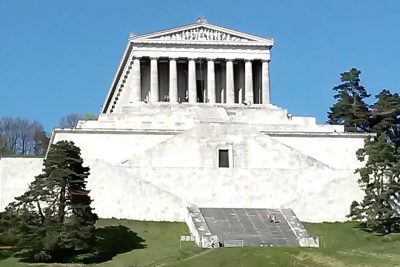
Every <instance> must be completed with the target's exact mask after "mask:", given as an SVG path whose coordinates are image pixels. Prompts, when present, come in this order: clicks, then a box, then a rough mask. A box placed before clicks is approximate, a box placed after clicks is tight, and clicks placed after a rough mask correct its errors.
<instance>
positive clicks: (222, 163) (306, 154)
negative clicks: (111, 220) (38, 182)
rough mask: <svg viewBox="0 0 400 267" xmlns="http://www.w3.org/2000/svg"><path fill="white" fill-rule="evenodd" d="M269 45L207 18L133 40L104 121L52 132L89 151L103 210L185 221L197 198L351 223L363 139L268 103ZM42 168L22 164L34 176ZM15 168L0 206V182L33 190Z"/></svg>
mask: <svg viewBox="0 0 400 267" xmlns="http://www.w3.org/2000/svg"><path fill="white" fill-rule="evenodd" d="M273 43H274V42H273V40H272V39H268V38H261V37H257V36H252V35H248V34H244V33H240V32H237V31H233V30H230V29H226V28H222V27H219V26H216V25H213V24H209V23H207V22H206V21H205V20H200V21H198V22H197V23H194V24H190V25H187V26H183V27H179V28H176V29H170V30H166V31H161V32H157V33H152V34H146V35H141V36H135V35H131V36H130V38H129V41H128V46H127V48H126V51H125V53H124V56H123V58H122V60H121V64H120V66H119V68H118V70H117V74H116V76H115V78H114V81H113V83H112V85H111V88H110V90H109V92H108V95H107V97H106V100H105V102H104V105H103V108H102V111H101V113H100V115H99V118H98V120H96V121H80V122H79V123H78V125H77V127H76V128H74V129H55V130H54V131H53V134H52V137H51V142H52V143H54V142H57V141H60V140H72V141H74V142H75V143H76V144H77V145H78V146H79V147H80V148H81V149H82V157H83V158H84V160H85V162H86V164H88V165H89V166H90V168H91V176H90V179H89V184H88V185H89V187H90V189H91V194H92V196H93V198H94V202H93V204H94V206H95V209H96V212H98V214H99V215H100V216H101V217H117V218H130V219H138V220H166V221H184V220H185V218H187V207H189V206H192V205H195V206H199V207H232V208H233V207H236V208H240V207H243V208H290V209H293V211H294V212H295V213H296V214H297V215H298V217H299V218H300V219H301V220H303V221H313V222H318V221H336V220H338V221H342V220H345V219H346V218H345V215H346V214H347V213H348V211H349V207H350V204H351V202H352V201H353V200H357V199H360V198H361V197H362V191H361V190H360V189H359V188H358V185H357V176H356V175H355V174H354V169H355V168H357V167H359V166H361V165H360V162H358V161H357V159H356V156H355V152H356V150H357V149H359V148H360V147H362V146H363V140H364V138H365V135H362V134H350V133H345V132H344V129H343V127H342V126H339V125H319V124H317V123H316V120H315V118H313V117H299V116H293V115H291V114H289V113H288V112H287V110H285V109H283V108H280V107H277V106H275V105H273V104H271V102H270V86H269V84H270V82H269V61H270V50H271V48H272V46H273ZM35 164H36V165H38V163H37V162H36V163H35ZM35 164H33V165H32V164H31V163H28V162H26V161H24V160H23V159H21V162H20V163H18V165H19V166H24V167H18V168H25V169H26V170H29V171H27V172H26V173H32V174H33V173H34V174H36V173H39V172H40V167H39V166H36V165H35ZM34 165H35V166H34ZM16 166H17V163H16V162H13V161H10V160H6V161H4V159H3V160H1V161H0V182H1V183H0V185H1V186H0V193H1V197H0V199H1V201H0V204H1V206H0V209H3V208H4V207H5V203H6V202H8V201H10V193H9V192H7V193H5V191H4V190H9V189H7V188H6V189H4V188H5V187H4V183H5V182H4V181H6V182H7V183H11V184H12V185H13V186H14V187H13V188H14V189H13V191H12V193H11V195H12V194H17V193H19V192H23V191H24V188H26V187H27V183H25V182H24V183H20V182H18V180H17V179H16V180H13V181H11V179H10V173H12V172H13V171H14V170H15V168H16ZM32 176H33V175H32ZM24 181H25V178H24ZM13 182H15V183H13ZM4 196H7V197H4Z"/></svg>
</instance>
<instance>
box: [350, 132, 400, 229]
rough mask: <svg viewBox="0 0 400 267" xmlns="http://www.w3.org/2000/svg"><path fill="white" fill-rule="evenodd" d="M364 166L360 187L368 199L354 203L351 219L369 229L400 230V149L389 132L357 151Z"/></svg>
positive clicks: (368, 142)
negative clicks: (359, 221) (391, 139)
mask: <svg viewBox="0 0 400 267" xmlns="http://www.w3.org/2000/svg"><path fill="white" fill-rule="evenodd" d="M357 156H358V158H359V159H360V160H361V161H364V160H366V164H365V166H364V167H362V168H359V169H357V170H356V173H359V175H360V179H359V181H358V182H359V184H360V186H361V188H363V189H364V192H365V196H364V199H363V200H362V202H361V203H360V204H358V203H357V202H353V203H352V206H351V209H350V215H349V216H350V217H351V218H353V219H357V220H361V221H362V222H363V225H364V226H365V228H366V229H368V230H371V231H376V232H380V233H382V234H387V233H390V232H394V231H399V230H400V150H399V149H398V148H397V147H396V145H395V144H393V143H392V142H390V140H389V139H388V137H387V135H386V134H385V133H380V134H378V136H376V137H371V138H369V139H367V140H366V142H365V146H364V148H363V149H360V150H359V151H358V152H357Z"/></svg>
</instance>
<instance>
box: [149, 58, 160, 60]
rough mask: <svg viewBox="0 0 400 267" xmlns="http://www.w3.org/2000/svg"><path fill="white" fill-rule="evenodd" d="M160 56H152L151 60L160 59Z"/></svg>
mask: <svg viewBox="0 0 400 267" xmlns="http://www.w3.org/2000/svg"><path fill="white" fill-rule="evenodd" d="M159 58H160V57H150V60H158V59H159Z"/></svg>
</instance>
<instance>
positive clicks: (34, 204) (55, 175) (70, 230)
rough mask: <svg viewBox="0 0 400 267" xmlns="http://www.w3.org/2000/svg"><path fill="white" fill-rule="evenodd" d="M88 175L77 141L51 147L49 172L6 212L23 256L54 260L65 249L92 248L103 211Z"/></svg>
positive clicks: (46, 162)
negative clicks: (96, 204) (91, 191)
mask: <svg viewBox="0 0 400 267" xmlns="http://www.w3.org/2000/svg"><path fill="white" fill-rule="evenodd" d="M88 175H89V168H88V167H84V166H83V160H82V158H81V157H80V149H79V148H78V147H76V146H75V145H74V143H73V142H67V141H60V142H57V143H56V144H54V145H52V146H51V147H50V150H49V152H48V155H47V158H46V159H45V160H44V163H43V172H42V173H41V174H39V175H38V176H36V177H35V180H34V181H33V182H32V183H31V184H30V185H29V189H28V191H27V192H25V193H24V194H23V195H22V196H20V197H17V198H16V201H15V202H13V203H11V204H10V205H9V206H8V207H7V210H6V212H5V214H6V215H3V217H4V216H8V217H11V220H12V221H13V228H14V231H15V233H16V235H17V244H16V247H17V249H18V250H19V251H21V252H23V256H25V257H28V258H31V259H34V260H38V261H54V260H56V259H57V257H59V256H60V255H62V253H63V252H65V251H71V250H82V249H86V248H88V247H89V246H90V244H92V243H93V242H94V234H93V231H94V224H95V222H96V220H97V215H96V214H95V213H94V212H93V210H92V208H91V207H90V203H91V202H92V200H91V199H90V197H89V191H88V190H87V189H86V179H87V177H88Z"/></svg>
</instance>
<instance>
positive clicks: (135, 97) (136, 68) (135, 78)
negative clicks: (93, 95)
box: [129, 58, 142, 102]
mask: <svg viewBox="0 0 400 267" xmlns="http://www.w3.org/2000/svg"><path fill="white" fill-rule="evenodd" d="M130 75H131V77H132V78H131V80H130V81H131V83H132V84H131V88H130V89H131V91H130V92H129V102H139V101H140V100H141V99H142V87H141V82H140V59H139V58H134V59H133V64H132V69H131V73H130Z"/></svg>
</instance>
